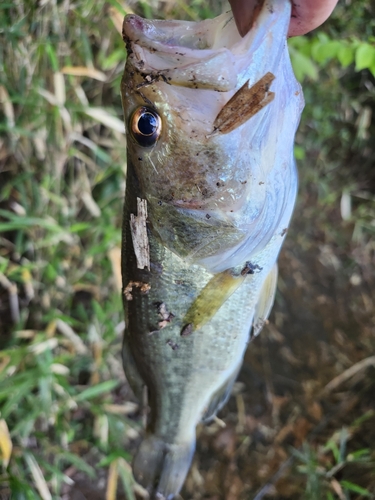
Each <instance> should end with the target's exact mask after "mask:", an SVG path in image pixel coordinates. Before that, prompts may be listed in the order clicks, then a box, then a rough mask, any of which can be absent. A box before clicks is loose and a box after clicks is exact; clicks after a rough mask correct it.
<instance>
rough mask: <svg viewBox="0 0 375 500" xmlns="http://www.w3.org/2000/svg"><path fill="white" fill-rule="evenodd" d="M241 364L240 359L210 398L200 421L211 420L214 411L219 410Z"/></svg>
mask: <svg viewBox="0 0 375 500" xmlns="http://www.w3.org/2000/svg"><path fill="white" fill-rule="evenodd" d="M241 366H242V360H241V363H240V364H239V366H238V367H237V368H236V369H235V371H234V372H233V373H232V375H231V376H230V377H229V378H228V379H227V380H226V382H225V383H224V384H223V385H222V386H221V387H220V388H219V389H218V390H217V391H216V392H215V393H214V395H213V396H212V398H211V401H210V403H209V405H208V407H207V410H206V411H205V413H204V415H203V417H202V422H209V421H210V420H212V419H213V418H214V417H215V415H216V413H217V412H218V411H220V410H221V408H222V407H223V406H224V405H225V403H226V402H227V401H228V399H229V396H230V394H231V392H232V389H233V385H234V383H235V381H236V379H237V375H238V372H239V371H240V368H241Z"/></svg>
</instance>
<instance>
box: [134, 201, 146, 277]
mask: <svg viewBox="0 0 375 500" xmlns="http://www.w3.org/2000/svg"><path fill="white" fill-rule="evenodd" d="M137 211H138V214H137V215H134V214H130V232H131V236H132V241H133V248H134V253H135V257H136V259H137V267H138V269H144V268H146V269H147V270H148V271H149V270H150V247H149V243H148V236H147V228H146V220H147V201H146V200H141V198H137Z"/></svg>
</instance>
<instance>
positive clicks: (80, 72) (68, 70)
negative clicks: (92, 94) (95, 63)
mask: <svg viewBox="0 0 375 500" xmlns="http://www.w3.org/2000/svg"><path fill="white" fill-rule="evenodd" d="M120 33H121V31H120ZM61 72H62V73H63V74H64V75H71V76H85V77H88V78H93V79H94V80H99V81H100V82H105V81H106V80H107V76H106V74H105V73H103V72H102V71H99V70H98V69H95V68H87V67H86V66H64V67H63V69H62V70H61Z"/></svg>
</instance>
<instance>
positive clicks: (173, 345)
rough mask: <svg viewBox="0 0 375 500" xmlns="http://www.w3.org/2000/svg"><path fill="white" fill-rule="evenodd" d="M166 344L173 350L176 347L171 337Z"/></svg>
mask: <svg viewBox="0 0 375 500" xmlns="http://www.w3.org/2000/svg"><path fill="white" fill-rule="evenodd" d="M166 344H167V345H169V346H170V347H171V348H172V349H173V350H174V351H176V350H177V349H178V344H176V342H173V340H172V339H168V340H167V342H166Z"/></svg>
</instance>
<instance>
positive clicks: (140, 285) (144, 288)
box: [123, 281, 151, 300]
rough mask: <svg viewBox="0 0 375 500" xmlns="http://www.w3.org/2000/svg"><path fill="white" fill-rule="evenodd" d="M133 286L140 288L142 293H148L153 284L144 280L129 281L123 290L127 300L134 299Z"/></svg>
mask: <svg viewBox="0 0 375 500" xmlns="http://www.w3.org/2000/svg"><path fill="white" fill-rule="evenodd" d="M133 287H136V288H139V289H140V292H141V294H142V295H146V294H147V293H148V292H149V291H150V289H151V285H150V284H149V283H143V282H142V281H129V283H128V284H127V285H126V287H125V288H124V292H123V293H124V295H125V298H126V300H133V295H132V291H133Z"/></svg>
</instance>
